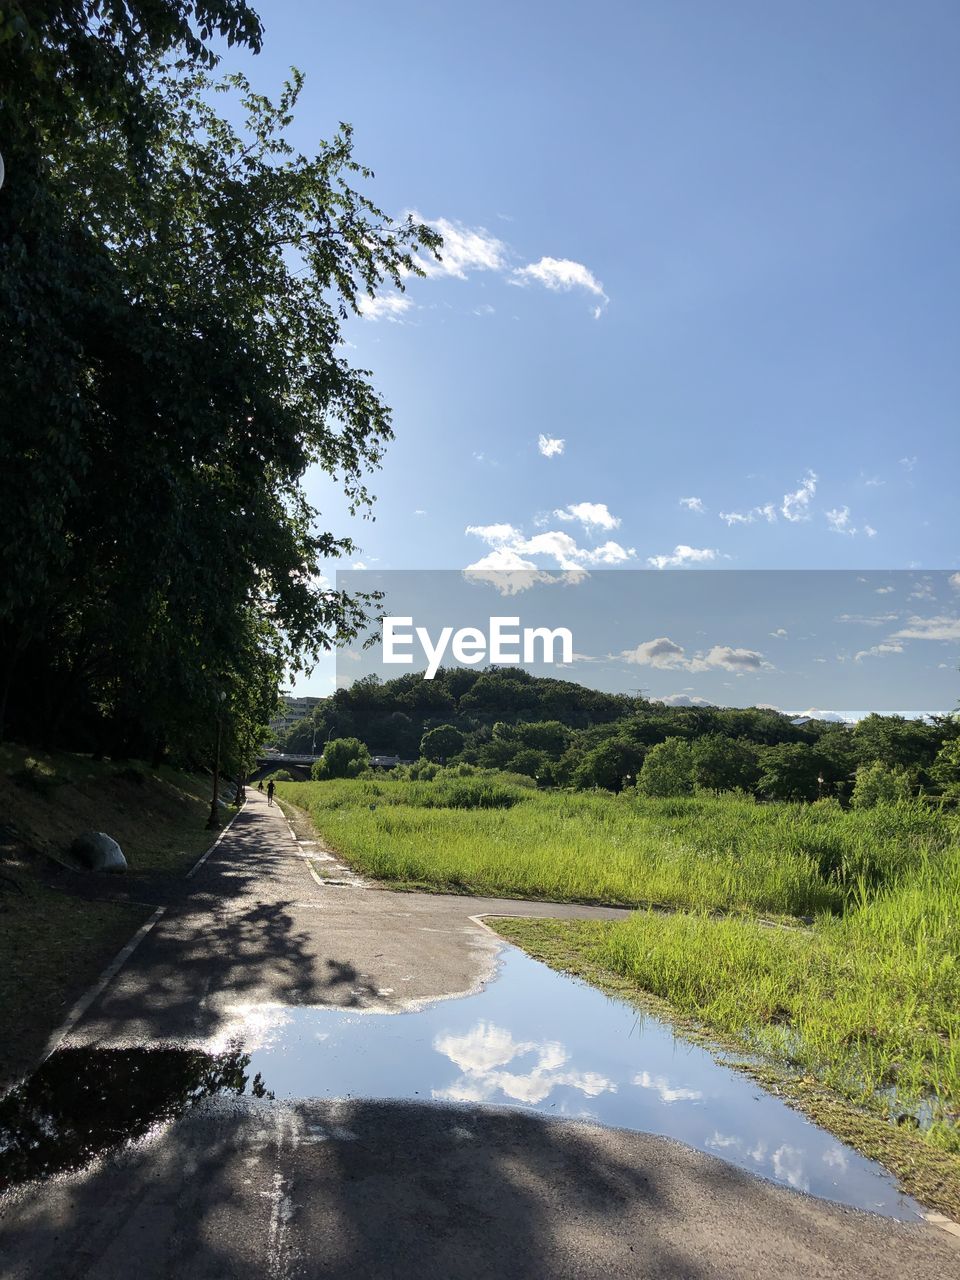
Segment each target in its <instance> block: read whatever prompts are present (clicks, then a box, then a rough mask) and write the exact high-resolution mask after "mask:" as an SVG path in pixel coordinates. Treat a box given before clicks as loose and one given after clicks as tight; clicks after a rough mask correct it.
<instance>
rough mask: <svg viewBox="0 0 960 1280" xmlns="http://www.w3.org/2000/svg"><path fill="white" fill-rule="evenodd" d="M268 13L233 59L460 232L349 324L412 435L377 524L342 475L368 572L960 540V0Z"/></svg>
mask: <svg viewBox="0 0 960 1280" xmlns="http://www.w3.org/2000/svg"><path fill="white" fill-rule="evenodd" d="M260 11H261V16H262V17H263V20H264V24H265V27H266V41H265V48H264V52H263V53H262V54H261V55H260V57H258V58H256V59H246V58H244V59H238V58H237V56H236V55H235V54H231V55H230V56H229V57H228V58H227V59H226V60H225V64H224V65H225V66H226V67H229V68H233V67H235V66H237V65H242V66H243V67H244V69H245V70H248V72H249V73H250V74H251V76H252V78H253V79H254V83H255V85H256V87H257V88H259V89H262V90H263V91H265V92H273V91H274V90H275V89H276V86H277V84H278V83H279V81H280V80H281V79H282V77H283V75H284V74H285V70H286V68H287V67H288V66H289V65H290V64H296V65H297V66H299V67H300V68H301V69H302V70H303V71H304V72H305V73H306V76H307V83H306V89H305V93H304V97H303V99H302V101H301V108H300V111H299V115H298V120H297V123H296V125H295V127H294V140H295V142H296V143H297V144H298V145H299V146H300V147H301V148H303V149H304V150H307V149H309V148H310V147H311V145H312V144H313V143H314V142H315V141H316V140H317V139H318V138H321V137H329V136H330V135H331V134H332V133H333V131H334V129H335V127H336V123H337V121H338V120H341V119H342V120H348V121H350V122H351V123H352V124H353V126H354V128H355V131H356V153H357V156H358V158H359V159H361V160H362V161H363V162H364V163H367V164H369V165H371V166H372V167H373V168H374V169H375V171H376V181H375V183H374V185H373V194H374V195H375V198H376V199H377V200H378V202H379V203H380V204H381V206H382V207H384V208H385V209H387V210H389V211H391V212H395V213H398V214H399V213H402V212H404V211H406V210H416V211H417V212H418V213H419V214H420V215H421V216H422V217H423V218H424V219H426V220H428V221H433V222H442V224H443V225H442V227H441V229H442V230H443V231H444V232H445V234H446V237H447V251H446V266H445V268H444V269H441V270H436V271H434V272H433V273H432V274H431V277H430V278H429V279H427V280H422V281H420V280H414V281H412V282H411V283H410V286H409V288H408V290H407V292H406V294H405V295H404V296H403V298H402V299H398V298H396V297H392V295H389V294H388V299H387V300H386V301H383V302H380V303H378V304H376V305H375V306H374V307H373V308H372V309H371V311H370V313H369V314H368V315H367V316H366V317H365V318H364V319H357V320H355V321H351V322H350V324H349V326H348V338H349V341H350V342H351V343H352V344H353V349H352V350H351V352H350V355H351V357H352V358H353V359H355V360H356V362H357V363H358V364H360V365H363V366H365V367H368V368H370V369H371V370H372V371H373V373H374V378H375V382H376V385H377V387H378V389H379V390H380V391H381V392H382V394H383V395H384V396H385V397H386V399H387V401H388V402H389V403H390V404H391V405H392V407H393V410H394V415H395V427H396V432H397V439H396V441H395V442H394V444H393V445H392V446H391V448H390V450H389V453H388V456H387V461H386V466H385V468H384V470H383V472H382V473H381V474H380V475H379V476H378V477H377V478H376V482H375V484H374V486H373V487H374V490H375V491H376V493H377V494H378V502H377V504H376V519H375V521H373V522H369V521H367V522H351V521H350V520H349V519H348V518H347V516H346V513H345V510H344V504H343V502H342V500H341V499H340V498H339V497H338V495H337V494H336V491H335V489H334V488H333V486H331V485H330V484H329V483H327V482H325V481H323V480H322V479H320V478H318V477H314V476H311V477H309V478H308V490H309V493H310V495H311V497H312V498H313V500H314V501H315V503H316V505H317V506H319V507H320V508H321V510H322V512H323V516H324V522H325V523H328V524H329V525H330V527H332V528H334V529H335V530H337V531H338V532H342V531H345V530H349V531H351V532H353V534H354V536H355V538H356V540H357V542H358V543H359V545H360V547H361V548H362V550H361V551H360V553H359V555H358V556H357V557H356V558H355V561H354V563H357V562H359V563H362V564H364V565H367V566H369V567H371V568H377V569H396V568H451V569H453V568H463V567H465V566H467V565H470V564H474V563H477V562H478V561H480V562H483V563H491V564H495V565H503V566H504V567H510V566H511V565H513V564H517V563H527V564H536V565H537V566H539V567H543V568H556V567H570V566H571V565H578V566H582V567H588V568H590V567H594V566H611V565H619V566H623V567H627V568H629V567H631V566H632V567H637V568H640V567H650V565H661V564H662V565H665V566H671V565H674V564H679V565H691V566H699V567H709V568H717V569H725V568H737V569H742V568H838V567H848V568H864V569H880V568H889V569H901V568H918V569H929V568H955V567H956V566H957V564H958V563H960V532H958V523H957V520H956V489H957V481H956V477H957V474H958V471H960V468H958V462H960V446H958V443H957V442H958V438H960V436H958V429H957V428H958V423H957V417H958V405H960V360H958V359H957V354H958V351H960V323H958V319H960V303H958V299H960V253H958V249H957V234H956V232H957V226H958V222H960V220H958V213H960V167H958V165H957V162H956V152H957V133H958V123H960V79H958V77H957V75H956V67H957V65H958V55H960V10H958V8H957V6H956V5H955V4H954V3H938V2H935V0H921V2H920V3H913V4H909V5H908V4H907V3H905V2H904V3H885V4H881V5H877V4H876V3H859V2H858V0H842V3H837V2H836V0H830V2H829V3H825V2H820V0H813V2H810V0H807V2H805V3H802V4H801V3H778V4H775V5H770V4H769V3H754V2H753V0H733V2H732V3H730V4H728V5H724V6H721V5H717V4H714V3H706V2H705V0H698V2H695V0H658V2H657V3H649V2H642V3H635V4H625V3H609V2H607V3H604V2H603V0H601V2H599V3H591V4H589V5H588V4H584V3H576V4H571V3H551V4H549V5H547V4H540V3H533V2H530V0H527V2H525V3H523V4H519V5H518V4H511V5H507V4H503V3H498V2H494V3H488V4H486V5H484V6H483V7H482V8H479V9H478V8H465V7H462V6H454V5H451V4H435V3H413V4H408V5H405V6H397V5H388V4H386V3H381V2H380V0H377V2H375V3H368V4H366V5H364V6H332V5H328V4H316V5H304V4H303V3H294V2H293V0H262V2H261V4H260ZM391 297H392V300H391ZM541 437H544V439H545V440H546V441H548V442H551V441H562V442H563V444H562V451H561V446H559V445H556V444H550V443H547V444H545V445H544V449H545V450H546V452H544V451H543V450H541V448H540V445H539V442H540V439H541ZM684 500H687V501H684ZM694 500H696V501H694ZM467 530H473V532H467ZM335 567H336V566H331V569H333V568H335ZM642 639H643V637H638V638H637V640H638V643H639V642H640V640H642ZM332 671H333V667H332V662H331V663H329V664H322V665H321V667H320V668H318V670H317V672H316V673H315V674H314V676H313V677H312V678H309V679H305V678H304V679H301V680H299V681H298V683H297V687H298V689H299V690H300V691H302V692H315V693H317V692H327V691H328V690H329V688H330V687H331V685H332V680H333V676H332Z"/></svg>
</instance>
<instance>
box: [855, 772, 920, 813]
mask: <svg viewBox="0 0 960 1280" xmlns="http://www.w3.org/2000/svg"><path fill="white" fill-rule="evenodd" d="M912 794H913V788H912V787H911V785H910V776H909V774H908V773H907V771H906V769H897V768H893V769H891V768H890V766H889V765H886V764H884V763H883V761H882V760H874V761H872V762H871V763H870V764H862V765H860V767H859V768H858V769H857V777H856V781H855V782H854V784H853V796H852V798H851V801H850V803H851V804H852V805H853V807H854V809H875V808H876V807H877V805H882V804H899V803H901V802H902V801H904V800H909V799H910V798H911V796H912Z"/></svg>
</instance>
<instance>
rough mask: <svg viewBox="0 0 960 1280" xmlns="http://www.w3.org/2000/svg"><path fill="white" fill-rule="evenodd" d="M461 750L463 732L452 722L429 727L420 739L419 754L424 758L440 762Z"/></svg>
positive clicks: (435, 762) (436, 762)
mask: <svg viewBox="0 0 960 1280" xmlns="http://www.w3.org/2000/svg"><path fill="white" fill-rule="evenodd" d="M462 750H463V734H462V733H461V732H460V730H459V729H457V728H455V727H454V726H453V725H452V724H441V725H439V726H438V727H437V728H436V729H429V730H428V731H427V732H426V733H425V734H424V735H423V738H422V739H421V741H420V754H421V756H423V758H424V759H425V760H431V761H433V763H434V764H442V763H443V762H444V760H449V759H450V757H451V756H455V755H459V753H460V752H461V751H462Z"/></svg>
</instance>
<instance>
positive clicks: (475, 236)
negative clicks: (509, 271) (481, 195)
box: [411, 213, 507, 280]
mask: <svg viewBox="0 0 960 1280" xmlns="http://www.w3.org/2000/svg"><path fill="white" fill-rule="evenodd" d="M411 217H412V218H413V219H414V221H416V222H426V223H427V224H428V226H431V227H434V228H435V229H436V230H437V231H439V232H440V234H441V235H442V236H443V248H442V249H441V250H440V257H441V261H440V262H437V260H436V259H435V258H433V257H432V256H431V257H429V258H423V259H421V261H420V265H421V266H422V267H423V269H424V271H425V272H426V274H427V275H428V276H454V277H455V278H456V279H457V280H466V278H467V273H468V272H470V271H504V270H505V269H506V266H507V246H506V245H505V244H504V243H503V241H502V240H498V239H497V237H496V236H494V235H491V234H490V232H489V231H487V229H486V228H485V227H466V226H464V224H463V223H462V222H456V221H451V220H450V219H449V218H436V219H434V220H431V219H429V218H424V217H421V215H420V214H419V213H412V214H411Z"/></svg>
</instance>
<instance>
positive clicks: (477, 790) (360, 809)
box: [280, 778, 955, 916]
mask: <svg viewBox="0 0 960 1280" xmlns="http://www.w3.org/2000/svg"><path fill="white" fill-rule="evenodd" d="M280 795H281V796H282V797H283V798H284V799H286V800H288V801H292V802H293V803H294V804H297V805H299V806H300V807H301V808H303V809H305V810H306V811H307V812H308V813H309V814H310V816H311V817H312V818H313V820H314V823H315V824H316V826H317V828H318V829H319V830H320V831H321V832H322V834H323V835H324V836H325V837H326V838H327V839H328V840H329V841H331V842H332V843H333V845H334V846H335V847H336V849H337V850H338V851H339V852H340V853H341V854H343V855H344V857H346V858H347V859H349V861H350V862H351V863H353V865H354V866H356V867H357V868H358V869H359V870H361V871H362V872H364V873H365V874H367V875H370V876H373V877H375V878H378V879H381V880H388V881H393V882H395V883H398V884H401V885H416V886H423V887H428V888H434V889H438V890H448V891H449V890H453V891H457V892H471V893H478V894H497V895H506V896H512V897H533V898H547V899H554V900H560V901H570V900H578V901H583V902H606V903H612V904H618V905H628V906H637V905H646V904H663V905H666V906H671V907H680V908H685V909H694V910H732V911H760V912H766V913H770V914H774V915H792V916H815V915H817V914H818V913H822V912H839V911H841V910H842V909H843V906H844V903H845V902H846V900H847V898H848V897H849V895H850V894H851V893H852V892H856V891H857V890H858V888H859V887H860V886H863V887H866V888H869V887H870V886H875V885H878V884H882V883H886V882H888V881H890V880H891V879H892V878H893V877H895V876H898V875H900V874H903V873H907V872H909V870H910V869H911V868H913V867H915V866H919V865H920V864H921V863H922V862H923V860H924V859H925V858H935V857H939V856H940V853H941V852H942V850H944V849H945V848H947V847H949V845H950V843H951V841H952V840H954V839H955V825H953V826H951V824H950V821H949V820H948V819H946V818H944V817H942V816H941V815H939V814H936V813H925V812H923V811H921V810H919V809H916V808H905V809H903V810H891V811H879V810H867V811H860V812H856V813H854V812H843V811H842V810H840V809H839V808H835V807H830V806H817V805H788V804H776V805H758V804H755V803H753V801H751V800H749V799H744V798H741V797H739V796H734V795H722V796H713V795H703V796H696V797H690V798H682V799H664V800H656V799H643V798H636V797H634V796H632V795H626V794H624V795H622V796H613V795H609V794H606V793H594V792H579V793H562V792H537V791H533V790H529V789H524V788H520V787H516V786H512V785H509V784H497V783H496V782H491V781H489V780H483V779H473V778H464V779H460V780H458V779H450V780H449V781H445V782H443V783H438V782H425V783H417V782H393V781H390V780H389V779H385V780H384V781H382V782H381V781H379V780H377V781H367V780H360V781H351V782H315V783H282V784H281V786H280Z"/></svg>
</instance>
